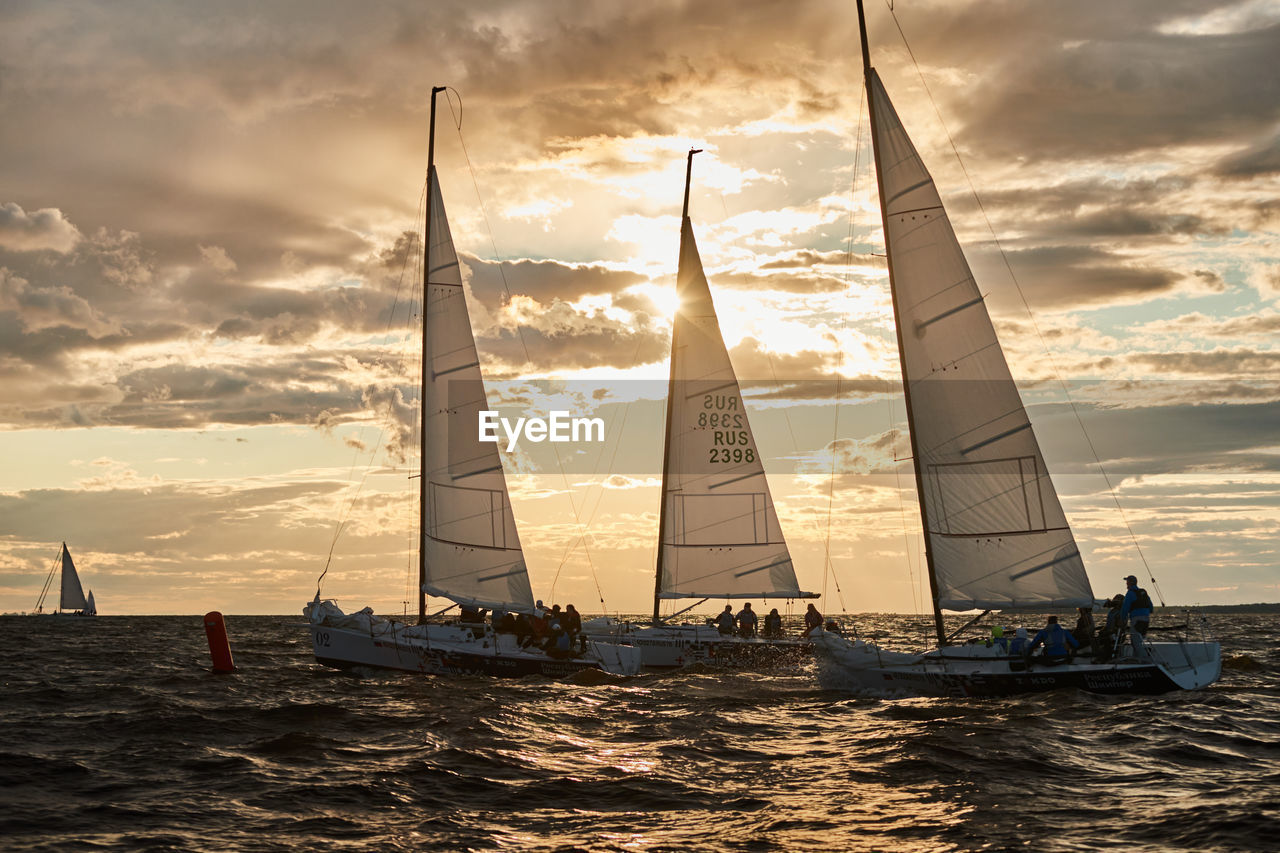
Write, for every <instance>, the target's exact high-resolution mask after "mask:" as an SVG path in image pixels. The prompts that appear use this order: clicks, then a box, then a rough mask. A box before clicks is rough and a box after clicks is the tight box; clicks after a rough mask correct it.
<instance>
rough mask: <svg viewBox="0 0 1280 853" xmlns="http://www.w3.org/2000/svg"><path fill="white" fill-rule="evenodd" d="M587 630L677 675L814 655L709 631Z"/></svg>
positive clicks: (784, 644)
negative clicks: (698, 666) (700, 666)
mask: <svg viewBox="0 0 1280 853" xmlns="http://www.w3.org/2000/svg"><path fill="white" fill-rule="evenodd" d="M582 630H583V633H585V634H586V635H587V636H588V637H590V638H591V639H592V640H594V641H596V642H599V643H626V644H629V645H631V646H633V647H634V648H636V649H638V650H639V651H640V655H641V660H642V663H643V665H644V667H645V669H677V668H679V667H682V666H688V665H690V664H695V663H705V664H714V665H717V666H728V667H737V668H744V669H758V668H767V667H771V666H784V665H787V664H795V663H799V662H801V661H804V660H808V659H809V658H810V657H811V656H812V654H813V644H812V643H810V642H809V641H808V640H800V639H795V638H776V639H765V638H761V637H734V636H728V635H725V634H721V633H720V632H719V631H718V630H717V629H716V628H714V627H713V626H710V625H657V626H654V625H638V624H635V623H631V622H617V621H614V620H612V619H593V620H591V621H589V622H587V623H584V624H583V626H582Z"/></svg>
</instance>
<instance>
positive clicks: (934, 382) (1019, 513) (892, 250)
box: [867, 69, 1093, 610]
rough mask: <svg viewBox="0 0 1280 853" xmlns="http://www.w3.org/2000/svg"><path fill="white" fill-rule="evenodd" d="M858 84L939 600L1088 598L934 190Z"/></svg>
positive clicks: (965, 605)
mask: <svg viewBox="0 0 1280 853" xmlns="http://www.w3.org/2000/svg"><path fill="white" fill-rule="evenodd" d="M867 85H868V90H869V93H870V98H871V101H872V111H873V115H874V117H875V120H874V121H873V123H872V124H873V131H874V133H875V134H876V136H875V142H876V150H877V169H878V171H879V178H880V187H881V194H882V196H883V198H884V199H885V200H884V203H883V205H882V209H883V213H884V228H885V243H886V247H887V254H888V260H889V269H890V277H891V286H892V287H893V289H894V297H895V298H894V303H895V305H896V306H897V308H896V313H895V318H894V319H895V322H896V323H897V325H898V339H899V347H900V350H901V352H900V356H901V364H902V372H903V383H904V387H905V388H906V389H907V393H908V395H909V410H910V412H911V415H912V420H911V430H912V432H913V434H914V436H913V439H914V440H913V445H914V453H913V455H912V457H913V458H912V463H913V465H915V467H916V472H917V482H918V484H919V486H920V489H919V491H920V500H921V504H922V516H923V518H924V520H925V536H926V539H927V547H928V550H929V556H930V559H931V563H932V567H933V580H934V595H935V601H936V603H937V606H938V607H939V608H941V609H947V610H967V609H972V608H982V609H989V608H1001V607H1012V606H1045V607H1048V606H1084V605H1089V604H1092V602H1093V592H1092V589H1091V588H1090V585H1089V579H1088V576H1087V574H1086V573H1085V570H1084V563H1083V561H1082V559H1081V556H1080V551H1079V548H1077V547H1076V544H1075V539H1074V537H1073V536H1072V533H1071V530H1070V526H1069V524H1068V523H1067V519H1066V515H1065V514H1064V513H1063V510H1062V505H1061V502H1060V501H1059V499H1058V494H1057V491H1056V490H1055V489H1054V487H1053V483H1052V481H1051V480H1050V478H1049V476H1048V473H1047V469H1046V466H1045V463H1044V457H1043V455H1042V454H1041V451H1040V447H1039V444H1038V442H1037V440H1036V437H1035V431H1034V429H1033V428H1032V425H1031V421H1030V419H1029V418H1028V417H1027V413H1026V407H1025V406H1024V405H1023V403H1022V398H1021V395H1020V394H1019V393H1018V389H1017V386H1016V384H1015V383H1014V381H1013V377H1012V374H1011V373H1010V371H1009V365H1008V362H1007V361H1006V360H1005V357H1004V352H1003V350H1002V349H1001V347H1000V343H999V340H998V339H997V338H996V333H995V328H994V326H993V325H992V322H991V317H990V314H989V313H988V311H987V308H986V302H985V299H984V296H983V294H982V293H981V292H980V291H979V290H978V286H977V283H976V281H975V280H974V278H973V274H972V271H971V270H970V269H969V264H968V262H967V260H966V259H965V257H964V252H963V251H962V250H961V248H960V244H959V241H958V240H957V239H956V236H955V232H954V230H953V228H952V227H951V222H950V220H949V218H948V217H947V214H946V211H945V209H943V206H942V202H941V197H940V196H939V194H938V191H937V187H936V186H935V185H934V182H933V178H932V177H931V176H930V174H929V172H928V170H927V169H926V168H925V166H924V163H923V161H922V160H921V159H920V156H919V154H918V153H917V152H916V150H915V146H914V145H913V144H912V143H911V140H910V138H909V137H908V136H907V132H906V130H905V128H904V127H903V125H902V123H901V121H900V120H899V118H898V115H897V112H896V111H895V110H894V108H893V104H892V102H891V101H890V99H889V96H888V94H887V92H886V91H885V89H884V86H883V84H882V83H881V81H880V78H879V76H878V75H877V74H876V73H875V70H874V69H868V74H867ZM992 412H999V413H1001V414H999V415H996V416H995V417H992V416H991V413H992Z"/></svg>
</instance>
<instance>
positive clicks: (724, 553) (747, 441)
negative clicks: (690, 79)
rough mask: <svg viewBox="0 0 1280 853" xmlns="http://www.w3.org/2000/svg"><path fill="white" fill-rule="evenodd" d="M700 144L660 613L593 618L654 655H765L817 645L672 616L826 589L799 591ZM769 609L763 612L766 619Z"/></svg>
mask: <svg viewBox="0 0 1280 853" xmlns="http://www.w3.org/2000/svg"><path fill="white" fill-rule="evenodd" d="M696 153H698V151H697V150H693V151H690V152H689V157H688V161H687V165H686V170H685V188H684V212H683V214H682V216H681V224H680V266H679V270H678V272H677V274H676V292H677V295H678V296H679V308H678V309H677V311H676V316H675V319H674V321H673V323H672V329H671V378H670V382H669V385H668V391H667V422H666V439H665V443H664V447H663V462H662V505H661V509H660V511H659V523H658V527H659V530H658V563H657V571H656V577H655V589H654V598H653V623H652V624H651V625H634V624H619V623H615V622H614V621H612V620H608V619H600V620H592V622H590V623H588V624H587V625H584V629H586V630H588V631H589V632H595V635H597V636H599V637H601V638H602V639H603V638H604V637H606V636H609V635H610V632H613V635H614V636H618V635H621V636H624V637H626V638H627V639H628V640H629V641H630V642H631V643H633V644H634V645H635V646H637V647H638V648H639V649H640V650H641V651H642V652H643V654H644V662H645V665H646V666H651V667H660V666H667V667H673V666H681V665H683V664H687V663H692V662H696V661H700V660H707V659H710V658H728V657H745V658H758V657H761V656H767V655H769V654H770V653H776V652H777V650H778V649H781V648H790V649H793V650H798V649H799V648H800V647H801V646H804V648H806V649H807V647H808V644H807V642H806V643H801V642H800V641H799V640H797V639H790V640H787V639H782V638H773V639H770V640H765V639H762V638H759V637H756V638H744V637H735V636H729V635H723V634H721V633H720V632H719V630H717V629H716V628H715V627H713V626H710V625H706V624H701V625H689V624H686V625H667V624H663V618H662V614H661V605H662V602H663V601H664V600H670V599H691V598H696V599H699V600H698V601H697V602H696V603H695V604H694V605H691V607H693V606H697V605H698V604H701V603H702V602H704V601H707V600H708V599H714V598H723V599H755V600H763V599H774V600H778V599H782V600H788V599H797V598H817V595H816V594H814V593H809V592H803V591H801V589H800V585H799V583H798V582H797V580H796V572H795V566H794V565H793V564H792V562H791V554H790V551H789V550H788V549H787V542H786V539H785V538H784V537H783V535H782V527H781V525H780V524H779V523H778V514H777V511H776V510H775V509H774V506H773V498H772V496H771V494H770V492H769V482H768V479H767V478H766V477H765V471H764V461H763V460H762V459H761V456H760V451H759V450H758V449H757V447H756V441H755V436H754V435H753V434H752V431H751V423H750V420H749V418H748V416H747V410H746V407H745V406H744V404H743V398H742V392H741V389H740V388H739V386H738V378H737V376H736V375H735V374H734V371H733V364H732V362H731V361H730V360H729V352H728V350H727V349H726V347H725V344H724V337H723V336H722V335H721V333H720V321H719V319H718V318H717V316H716V309H715V304H714V303H713V301H712V298H711V290H710V287H709V286H708V284H707V277H706V275H705V274H704V272H703V270H702V260H701V258H700V257H699V256H698V246H697V243H696V242H695V241H694V236H693V223H692V221H691V220H690V219H689V182H690V179H691V177H692V172H693V155H694V154H696ZM689 609H691V608H688V607H687V608H685V610H689ZM680 612H681V613H683V612H685V611H684V610H682V611H680ZM764 615H765V614H764V613H758V614H757V620H759V623H760V624H763V619H764ZM668 618H671V617H668Z"/></svg>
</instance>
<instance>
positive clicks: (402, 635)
mask: <svg viewBox="0 0 1280 853" xmlns="http://www.w3.org/2000/svg"><path fill="white" fill-rule="evenodd" d="M303 612H304V613H305V614H306V615H307V619H308V621H309V623H310V626H309V627H310V633H311V644H312V648H313V650H314V651H315V656H316V661H317V662H319V663H322V664H324V665H325V666H332V667H335V668H337V669H349V668H352V667H369V668H374V669H389V670H398V671H402V672H417V673H422V674H426V675H464V674H470V675H491V676H500V677H521V676H525V675H545V676H549V677H552V678H559V677H563V676H566V675H571V674H573V673H575V672H578V671H580V670H584V669H598V670H602V671H604V672H608V673H611V674H614V675H634V674H636V673H638V672H639V671H640V666H641V665H640V653H639V651H637V650H636V649H634V648H632V647H631V646H623V645H610V644H605V643H595V642H588V643H587V648H586V650H585V651H577V652H574V653H572V654H566V655H556V654H549V653H547V652H543V651H541V650H539V649H521V648H520V647H519V644H518V643H517V641H516V638H515V637H514V636H513V635H510V634H494V633H493V632H492V630H491V629H488V628H486V629H484V633H483V634H482V635H481V636H479V637H477V636H476V635H475V634H474V633H473V631H472V630H471V629H470V628H463V627H462V626H460V625H408V624H406V623H404V622H395V621H393V620H390V619H383V618H381V617H379V616H374V615H372V614H371V613H369V612H367V611H361V612H359V613H353V614H346V613H343V612H342V610H340V609H339V608H338V607H337V606H336V605H334V604H333V603H332V602H329V601H325V602H312V603H310V604H308V605H307V607H306V608H304V610H303Z"/></svg>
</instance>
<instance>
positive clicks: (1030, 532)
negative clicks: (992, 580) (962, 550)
mask: <svg viewBox="0 0 1280 853" xmlns="http://www.w3.org/2000/svg"><path fill="white" fill-rule="evenodd" d="M1063 530H1065V531H1067V532H1068V533H1070V532H1071V528H1070V527H1036V528H1032V529H1029V530H984V531H982V532H981V533H945V532H943V531H941V530H930V531H929V535H930V536H942V537H944V538H947V539H983V538H989V537H991V536H1038V535H1039V534H1041V533H1056V532H1059V531H1063Z"/></svg>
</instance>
